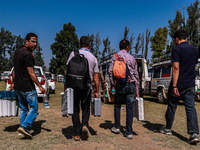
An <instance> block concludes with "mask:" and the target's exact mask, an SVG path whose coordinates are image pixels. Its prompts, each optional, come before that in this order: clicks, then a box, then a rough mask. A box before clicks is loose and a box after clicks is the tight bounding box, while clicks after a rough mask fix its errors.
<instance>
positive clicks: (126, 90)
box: [114, 82, 135, 135]
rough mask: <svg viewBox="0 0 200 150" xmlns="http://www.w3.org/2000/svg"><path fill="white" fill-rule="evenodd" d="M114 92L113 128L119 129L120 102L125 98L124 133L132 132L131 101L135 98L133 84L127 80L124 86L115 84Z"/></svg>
mask: <svg viewBox="0 0 200 150" xmlns="http://www.w3.org/2000/svg"><path fill="white" fill-rule="evenodd" d="M115 89H116V94H115V106H114V117H115V128H118V129H120V110H121V104H122V102H123V101H124V100H125V102H126V133H127V134H128V135H129V134H132V133H133V130H132V124H133V102H134V100H135V84H134V83H130V82H127V83H126V84H125V85H124V86H123V85H121V84H117V85H116V88H115Z"/></svg>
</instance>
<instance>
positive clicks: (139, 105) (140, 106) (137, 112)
mask: <svg viewBox="0 0 200 150" xmlns="http://www.w3.org/2000/svg"><path fill="white" fill-rule="evenodd" d="M133 117H136V118H137V120H139V121H143V120H144V103H143V98H142V97H136V98H135V101H134V102H133Z"/></svg>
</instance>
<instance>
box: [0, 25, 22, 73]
mask: <svg viewBox="0 0 200 150" xmlns="http://www.w3.org/2000/svg"><path fill="white" fill-rule="evenodd" d="M23 42H24V40H23V39H22V38H21V36H15V35H12V33H11V32H10V31H8V30H5V29H4V28H1V31H0V72H3V71H5V70H11V68H12V67H13V58H14V52H15V51H16V49H18V48H19V47H20V46H21V45H22V44H23Z"/></svg>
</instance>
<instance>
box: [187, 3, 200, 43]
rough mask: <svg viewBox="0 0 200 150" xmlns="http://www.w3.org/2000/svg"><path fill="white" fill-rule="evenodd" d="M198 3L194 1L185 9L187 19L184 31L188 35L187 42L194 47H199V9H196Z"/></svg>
mask: <svg viewBox="0 0 200 150" xmlns="http://www.w3.org/2000/svg"><path fill="white" fill-rule="evenodd" d="M198 5H199V1H198V0H196V1H195V2H194V3H191V5H190V6H188V8H187V12H188V19H187V25H186V30H187V31H188V33H189V36H188V42H189V43H191V44H192V45H194V46H198V45H199V41H200V37H199V25H200V23H199V18H200V8H199V7H198Z"/></svg>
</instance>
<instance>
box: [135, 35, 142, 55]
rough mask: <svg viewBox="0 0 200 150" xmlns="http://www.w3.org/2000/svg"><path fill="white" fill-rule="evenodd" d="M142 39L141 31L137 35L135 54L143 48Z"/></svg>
mask: <svg viewBox="0 0 200 150" xmlns="http://www.w3.org/2000/svg"><path fill="white" fill-rule="evenodd" d="M140 40H141V33H140V34H139V35H138V37H137V42H136V44H135V54H138V52H139V51H140V48H141V44H140V42H141V41H140Z"/></svg>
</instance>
